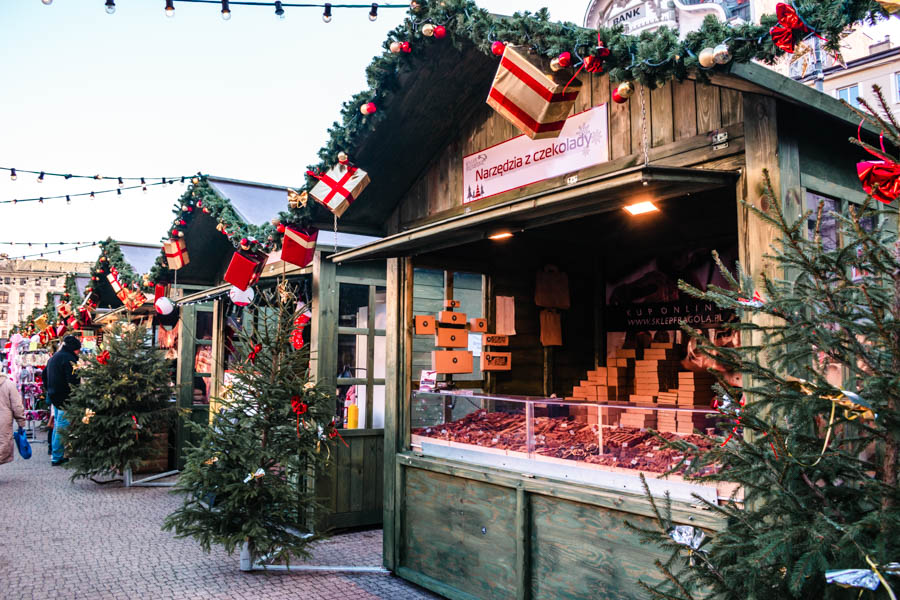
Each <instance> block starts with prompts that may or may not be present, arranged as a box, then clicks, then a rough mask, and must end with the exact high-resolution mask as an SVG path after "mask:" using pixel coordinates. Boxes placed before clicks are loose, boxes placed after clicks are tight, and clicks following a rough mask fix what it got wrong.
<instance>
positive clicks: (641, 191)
mask: <svg viewBox="0 0 900 600" xmlns="http://www.w3.org/2000/svg"><path fill="white" fill-rule="evenodd" d="M736 177H737V173H735V172H733V171H711V170H705V169H690V168H678V167H657V166H652V165H649V166H640V167H632V168H630V169H625V170H622V171H616V172H614V173H609V174H605V175H600V176H597V177H594V178H591V179H585V180H583V181H579V182H578V183H577V184H575V185H571V186H569V187H566V188H563V189H559V188H557V189H554V190H549V191H545V192H541V193H537V194H533V195H531V196H526V197H524V198H517V199H515V200H510V201H509V202H504V203H502V204H495V205H492V206H489V207H486V208H483V209H481V210H475V211H472V212H470V213H468V214H463V215H459V216H456V217H451V218H449V219H446V220H444V221H440V222H436V223H431V224H428V225H424V226H422V227H417V228H415V229H411V230H409V231H404V232H402V233H398V234H395V235H392V236H389V237H386V238H384V239H383V240H379V241H377V242H373V243H371V244H366V245H365V246H360V247H359V248H354V249H352V250H346V251H344V252H340V253H338V254H336V255H334V256H333V257H332V260H334V261H335V262H342V261H349V260H362V259H367V260H368V259H374V258H387V257H391V256H401V255H410V254H416V253H417V251H418V250H427V251H429V252H430V251H434V250H437V249H440V248H442V247H444V246H456V245H459V244H463V243H467V242H474V241H477V240H482V239H485V238H487V237H488V236H490V235H491V234H493V233H496V232H498V231H502V230H508V231H512V232H515V231H517V230H518V231H521V230H523V229H527V228H529V227H531V226H546V225H550V224H553V223H559V222H562V221H567V220H571V219H574V218H577V217H582V216H587V215H592V214H597V213H602V212H609V211H614V210H621V209H622V207H623V206H625V205H627V204H631V203H634V202H640V201H642V200H647V199H653V200H665V199H667V198H672V197H676V196H683V195H686V194H691V193H695V192H701V191H706V190H711V189H716V188H720V187H724V186H729V185H733V184H734V181H735V179H736Z"/></svg>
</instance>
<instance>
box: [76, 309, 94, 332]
mask: <svg viewBox="0 0 900 600" xmlns="http://www.w3.org/2000/svg"><path fill="white" fill-rule="evenodd" d="M78 320H79V321H80V322H81V326H82V327H87V326H88V325H91V324H92V323H93V322H94V315H93V314H92V313H91V309H90V308H89V307H87V306H80V307H78Z"/></svg>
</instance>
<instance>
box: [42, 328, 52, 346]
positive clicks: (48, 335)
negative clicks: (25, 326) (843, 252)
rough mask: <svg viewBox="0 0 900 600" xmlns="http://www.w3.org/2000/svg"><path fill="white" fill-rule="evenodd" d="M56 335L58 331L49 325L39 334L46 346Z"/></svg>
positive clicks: (43, 344)
mask: <svg viewBox="0 0 900 600" xmlns="http://www.w3.org/2000/svg"><path fill="white" fill-rule="evenodd" d="M55 335H56V331H54V329H53V328H52V327H47V328H45V329H43V330H42V331H41V333H40V334H38V340H39V341H40V343H41V345H42V346H45V345H47V344H49V343H50V342H51V340H53V337H54V336H55Z"/></svg>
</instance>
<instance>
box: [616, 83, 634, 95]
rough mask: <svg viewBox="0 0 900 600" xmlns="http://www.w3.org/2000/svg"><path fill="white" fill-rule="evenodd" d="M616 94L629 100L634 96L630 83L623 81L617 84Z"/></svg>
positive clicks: (632, 86) (632, 85)
mask: <svg viewBox="0 0 900 600" xmlns="http://www.w3.org/2000/svg"><path fill="white" fill-rule="evenodd" d="M618 92H619V95H620V96H622V97H623V98H631V96H633V95H634V84H633V83H631V82H630V81H623V82H622V83H620V84H619V87H618Z"/></svg>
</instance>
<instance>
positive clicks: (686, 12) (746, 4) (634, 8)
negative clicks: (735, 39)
mask: <svg viewBox="0 0 900 600" xmlns="http://www.w3.org/2000/svg"><path fill="white" fill-rule="evenodd" d="M774 4H775V3H774V2H772V1H770V0H591V2H590V3H589V4H588V7H587V10H586V11H585V15H584V26H585V27H590V28H596V27H612V26H614V25H622V26H624V27H625V30H626V31H627V32H628V33H630V34H637V33H640V32H642V31H647V30H651V31H652V30H654V29H657V28H659V27H663V26H665V27H669V28H670V29H675V30H678V31H679V33H680V34H681V36H682V37H683V36H684V35H685V34H687V33H688V32H690V31H694V30H695V29H698V28H699V27H700V24H701V23H702V22H703V19H705V18H706V17H707V16H708V15H714V16H715V17H716V18H718V19H719V20H720V21H734V22H737V21H758V20H759V17H760V15H762V14H764V13H766V12H770V13H771V12H774V10H775V7H774Z"/></svg>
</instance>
